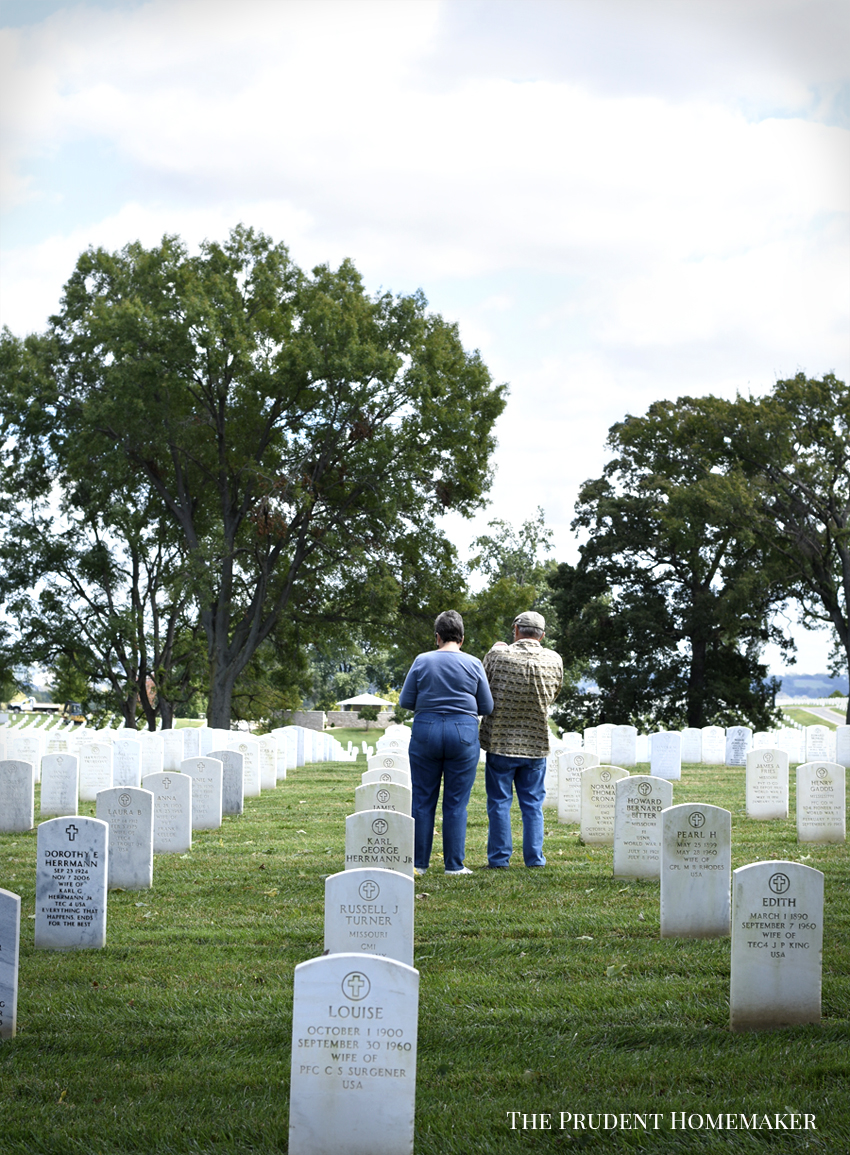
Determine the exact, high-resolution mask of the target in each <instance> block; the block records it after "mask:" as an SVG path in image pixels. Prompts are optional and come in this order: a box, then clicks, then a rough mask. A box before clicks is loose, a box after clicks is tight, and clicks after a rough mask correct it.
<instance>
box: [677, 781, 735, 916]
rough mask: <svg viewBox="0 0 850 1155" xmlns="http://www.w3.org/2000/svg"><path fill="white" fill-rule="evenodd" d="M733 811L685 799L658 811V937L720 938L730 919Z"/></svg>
mask: <svg viewBox="0 0 850 1155" xmlns="http://www.w3.org/2000/svg"><path fill="white" fill-rule="evenodd" d="M731 875H732V815H731V814H730V812H729V811H728V810H723V809H721V807H719V806H708V805H706V804H705V803H702V802H685V803H683V804H682V805H680V806H671V807H670V808H669V810H665V811H663V813H662V815H661V937H662V938H720V937H722V936H723V935H727V934H728V933H729V923H730V919H731V908H730V897H729V894H730V885H731Z"/></svg>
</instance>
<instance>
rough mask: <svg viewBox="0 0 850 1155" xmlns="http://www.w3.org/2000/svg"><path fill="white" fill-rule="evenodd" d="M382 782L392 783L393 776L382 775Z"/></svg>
mask: <svg viewBox="0 0 850 1155" xmlns="http://www.w3.org/2000/svg"><path fill="white" fill-rule="evenodd" d="M381 781H382V782H392V775H391V774H382V775H381Z"/></svg>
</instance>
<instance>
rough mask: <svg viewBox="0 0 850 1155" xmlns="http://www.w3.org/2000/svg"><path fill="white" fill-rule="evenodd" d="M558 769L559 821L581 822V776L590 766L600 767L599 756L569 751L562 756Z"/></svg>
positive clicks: (585, 752)
mask: <svg viewBox="0 0 850 1155" xmlns="http://www.w3.org/2000/svg"><path fill="white" fill-rule="evenodd" d="M559 761H560V766H559V768H558V821H559V822H561V823H570V822H581V775H582V771H583V770H587V769H588V767H590V766H598V765H599V756H598V754H593V753H590V752H589V751H585V750H569V751H567V752H566V753H565V754H562V755H561V757H560V759H559Z"/></svg>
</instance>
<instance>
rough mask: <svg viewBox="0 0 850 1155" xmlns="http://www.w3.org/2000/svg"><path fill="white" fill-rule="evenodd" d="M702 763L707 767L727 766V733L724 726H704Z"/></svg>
mask: <svg viewBox="0 0 850 1155" xmlns="http://www.w3.org/2000/svg"><path fill="white" fill-rule="evenodd" d="M702 761H703V764H704V765H705V766H725V765H726V731H725V730H724V728H723V727H722V726H703V728H702Z"/></svg>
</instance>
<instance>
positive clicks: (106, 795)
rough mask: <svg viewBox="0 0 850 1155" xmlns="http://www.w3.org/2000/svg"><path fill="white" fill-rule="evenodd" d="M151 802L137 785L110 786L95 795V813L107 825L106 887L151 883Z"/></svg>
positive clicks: (144, 886) (141, 887) (138, 887)
mask: <svg viewBox="0 0 850 1155" xmlns="http://www.w3.org/2000/svg"><path fill="white" fill-rule="evenodd" d="M153 803H154V796H153V794H152V793H151V791H150V790H142V789H141V788H140V787H137V786H113V787H112V788H111V789H110V790H101V791H100V793H99V794H98V796H97V809H96V814H97V817H98V818H100V819H101V821H103V822H105V823H107V825H108V826H109V861H108V870H107V886H108V887H109V889H110V890H114V889H115V888H116V887H121V889H122V890H148V889H149V888H150V887H152V886H153Z"/></svg>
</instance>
